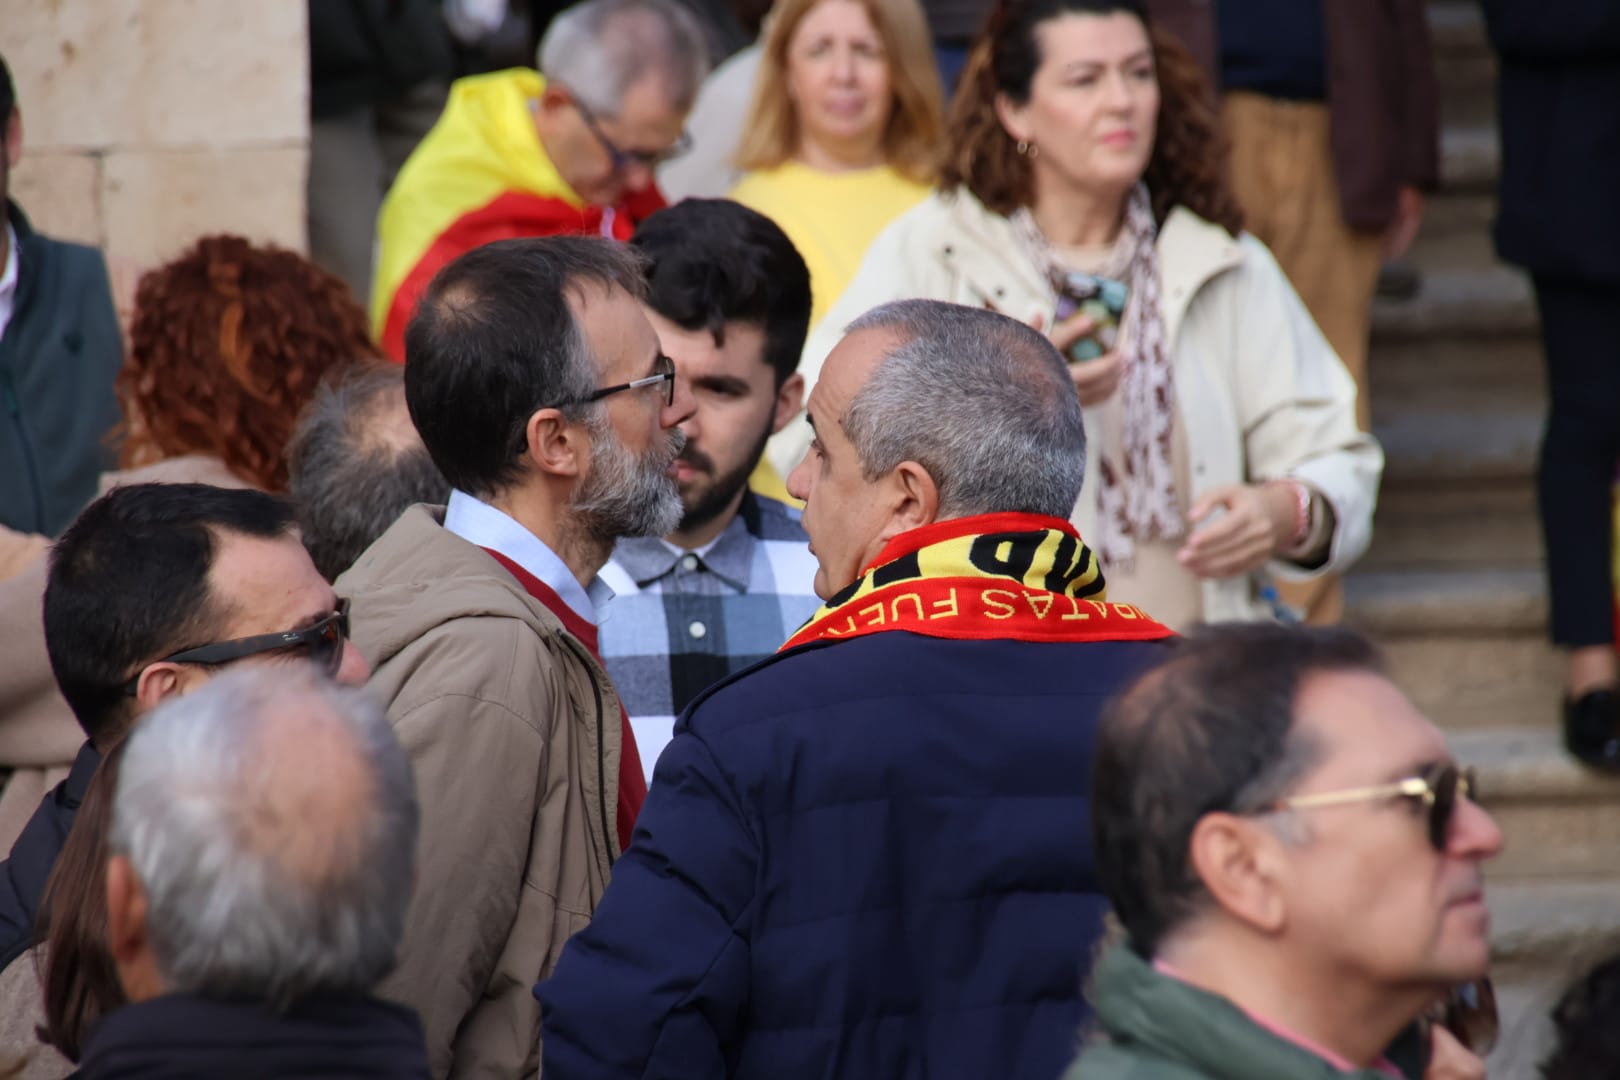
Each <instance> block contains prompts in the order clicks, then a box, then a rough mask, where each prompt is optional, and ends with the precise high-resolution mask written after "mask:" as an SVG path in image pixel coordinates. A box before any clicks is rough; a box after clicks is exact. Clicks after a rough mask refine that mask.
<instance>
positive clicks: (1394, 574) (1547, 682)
mask: <svg viewBox="0 0 1620 1080" xmlns="http://www.w3.org/2000/svg"><path fill="white" fill-rule="evenodd" d="M1345 601H1346V612H1345V622H1346V623H1348V624H1349V625H1351V626H1354V627H1357V628H1358V629H1360V630H1362V631H1364V632H1365V633H1367V634H1369V635H1370V636H1371V637H1372V638H1373V639H1374V640H1376V641H1377V642H1378V643H1379V645H1380V647H1381V648H1382V649H1383V650H1384V654H1385V656H1386V658H1387V659H1388V661H1389V666H1390V673H1391V675H1392V676H1393V677H1394V679H1395V681H1396V683H1397V684H1398V685H1400V686H1401V687H1402V688H1403V689H1405V690H1406V692H1407V693H1408V694H1409V695H1411V698H1412V700H1413V701H1414V702H1416V703H1417V705H1418V706H1419V707H1420V708H1421V709H1423V711H1424V712H1425V713H1426V714H1427V715H1428V716H1429V717H1430V718H1432V719H1433V720H1434V722H1435V723H1437V724H1439V725H1440V726H1441V727H1443V728H1445V729H1446V730H1447V731H1451V732H1463V731H1481V730H1510V729H1527V728H1546V729H1549V730H1551V729H1553V728H1555V727H1556V725H1557V723H1558V702H1559V700H1560V695H1561V693H1562V686H1563V682H1562V679H1563V663H1564V661H1563V657H1562V655H1561V654H1559V653H1558V652H1557V650H1555V649H1553V648H1552V647H1551V646H1549V645H1548V644H1547V642H1546V638H1545V627H1546V585H1545V581H1544V578H1543V573H1542V570H1541V567H1540V566H1539V565H1538V564H1520V565H1516V566H1508V567H1502V566H1493V565H1489V564H1479V565H1467V564H1460V563H1459V564H1453V565H1446V566H1434V565H1429V566H1423V567H1416V568H1400V569H1395V568H1389V567H1387V566H1386V567H1379V566H1378V565H1377V564H1376V563H1371V564H1368V565H1363V566H1359V567H1357V568H1355V569H1354V570H1352V571H1351V572H1350V574H1349V575H1348V577H1347V578H1346V579H1345ZM1617 871H1620V866H1617Z"/></svg>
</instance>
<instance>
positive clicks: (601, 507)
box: [574, 428, 686, 544]
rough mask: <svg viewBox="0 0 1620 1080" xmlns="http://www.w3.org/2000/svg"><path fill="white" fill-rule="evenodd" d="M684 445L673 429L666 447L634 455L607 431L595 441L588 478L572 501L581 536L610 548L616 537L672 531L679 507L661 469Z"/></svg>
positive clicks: (671, 481)
mask: <svg viewBox="0 0 1620 1080" xmlns="http://www.w3.org/2000/svg"><path fill="white" fill-rule="evenodd" d="M685 444H686V433H685V432H683V431H681V430H680V429H679V428H675V429H673V430H671V431H670V434H669V441H668V442H667V443H666V444H665V445H663V446H654V447H653V448H651V449H650V450H648V451H647V453H646V454H644V455H642V456H640V457H638V456H637V455H635V454H633V453H631V452H630V451H629V450H626V449H625V448H624V445H623V444H622V443H620V442H619V441H618V440H617V439H615V438H613V436H612V434H611V432H603V434H602V436H600V437H598V438H596V440H595V447H594V448H593V450H592V451H591V471H590V475H588V476H587V477H586V478H585V482H584V483H583V484H581V485H580V489H579V494H578V495H577V496H576V497H575V499H574V515H575V517H576V518H577V520H578V522H579V526H580V528H581V529H582V530H584V532H585V533H586V535H588V536H591V537H593V538H594V539H596V540H598V541H601V542H604V543H607V544H612V542H613V541H615V540H618V539H619V538H620V537H625V536H665V535H667V534H668V533H670V532H672V531H673V530H674V528H675V526H676V525H678V524H680V520H681V514H682V513H683V511H684V507H682V505H681V494H680V491H679V490H677V488H676V486H675V480H674V478H672V477H670V476H669V475H668V474H667V471H666V470H668V469H669V466H670V462H672V461H674V460H675V457H676V455H678V454H679V453H680V452H681V447H682V446H684V445H685Z"/></svg>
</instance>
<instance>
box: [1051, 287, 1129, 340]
mask: <svg viewBox="0 0 1620 1080" xmlns="http://www.w3.org/2000/svg"><path fill="white" fill-rule="evenodd" d="M1052 284H1053V289H1054V291H1055V292H1056V293H1057V298H1058V299H1057V313H1056V323H1057V326H1061V325H1062V324H1064V323H1066V322H1069V321H1071V320H1074V319H1075V317H1076V316H1079V315H1083V316H1085V317H1086V318H1087V319H1089V320H1090V323H1091V325H1090V328H1089V330H1088V331H1087V332H1086V333H1085V334H1083V335H1081V336H1079V337H1078V338H1076V339H1075V341H1074V342H1073V343H1072V344H1070V345H1069V346H1068V347H1067V348H1066V349H1064V353H1065V355H1066V356H1067V357H1068V358H1069V361H1070V362H1071V363H1083V362H1085V361H1087V360H1095V359H1097V357H1099V356H1102V355H1104V354H1105V353H1110V352H1113V351H1114V347H1115V346H1116V345H1118V344H1119V326H1120V322H1121V320H1122V319H1123V317H1124V315H1125V305H1126V303H1127V302H1128V301H1129V300H1130V295H1131V290H1130V286H1128V285H1126V284H1125V283H1124V282H1123V281H1115V280H1113V279H1112V278H1104V277H1098V276H1096V275H1095V274H1087V273H1084V272H1082V271H1079V270H1069V271H1066V272H1064V273H1063V274H1062V275H1061V276H1060V277H1058V278H1056V279H1055V280H1054V281H1053V283H1052ZM1057 326H1054V327H1053V329H1054V331H1055V330H1056V329H1057Z"/></svg>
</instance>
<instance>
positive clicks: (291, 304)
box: [0, 236, 379, 887]
mask: <svg viewBox="0 0 1620 1080" xmlns="http://www.w3.org/2000/svg"><path fill="white" fill-rule="evenodd" d="M378 355H379V353H378V351H377V348H376V346H375V345H373V344H372V342H371V338H370V334H369V332H368V324H367V320H366V314H365V310H364V309H363V308H361V307H360V305H359V303H358V302H357V301H356V300H355V299H354V297H353V296H351V295H350V293H349V290H348V287H347V286H345V285H344V284H343V282H342V281H340V280H339V279H338V278H336V277H334V276H332V275H331V274H328V273H327V272H326V271H324V270H322V269H321V268H319V267H318V266H316V265H315V264H314V263H312V262H310V261H309V260H308V259H305V258H304V257H303V256H301V255H298V254H296V253H294V252H291V251H286V250H283V249H280V248H275V247H270V246H266V245H261V244H254V243H251V242H249V241H247V240H244V239H243V238H241V237H239V236H207V237H204V238H203V239H201V240H199V241H197V243H196V244H195V245H193V246H192V247H191V248H189V249H187V250H186V251H185V252H183V253H182V254H181V255H180V256H179V257H177V258H176V259H174V260H173V261H171V262H169V263H167V264H165V265H164V266H161V267H158V268H157V269H155V270H152V271H149V272H148V273H147V274H145V275H144V276H143V277H142V278H141V280H140V284H139V286H138V287H137V289H136V293H135V311H134V317H133V319H132V321H131V324H130V329H129V355H128V357H127V358H126V360H125V362H124V367H123V370H122V371H121V372H120V373H119V376H118V379H117V384H116V386H117V393H118V399H119V404H120V406H121V407H122V409H123V414H124V419H123V425H122V429H121V434H122V435H123V440H124V441H123V449H122V457H121V459H120V464H121V465H122V467H123V468H122V470H121V471H119V472H114V473H107V474H105V475H103V476H102V478H101V490H102V491H104V492H105V491H106V490H107V489H108V488H110V487H112V486H113V485H115V484H120V483H143V482H148V481H168V482H174V483H181V482H193V483H203V484H215V485H218V486H221V487H254V488H259V489H261V490H264V491H271V492H276V493H278V494H279V493H281V492H284V491H286V489H287V461H286V446H287V440H288V436H289V435H290V434H291V432H292V429H293V423H294V421H295V420H296V419H297V417H298V413H299V411H300V410H301V409H302V408H303V407H304V405H305V404H306V403H307V402H309V400H310V399H311V398H313V397H314V395H315V389H316V387H317V386H318V385H319V384H320V382H321V380H322V379H323V378H324V377H325V376H326V375H327V374H328V373H330V372H335V371H337V370H338V369H341V368H345V367H347V366H348V365H350V364H352V363H354V362H355V361H356V360H359V359H362V358H375V357H377V356H378ZM13 537H15V534H13ZM7 539H8V538H7V537H5V536H3V535H0V564H4V563H5V562H6V561H7V560H6V559H5V558H4V555H5V549H6V548H7V546H8V545H7V543H6V541H7ZM33 540H37V538H32V537H22V538H20V539H19V542H18V543H17V544H16V546H17V547H18V548H21V547H22V546H23V545H24V544H27V543H28V542H29V541H33ZM43 548H44V544H43V542H36V543H34V544H33V545H32V547H31V549H30V550H29V551H27V552H26V558H23V559H19V560H17V566H16V567H15V568H14V569H13V573H11V574H8V575H7V576H5V577H4V578H0V642H3V643H4V648H3V649H0V718H4V723H0V766H4V767H9V768H12V769H14V770H16V771H15V772H14V773H13V775H12V777H11V779H10V781H9V783H7V785H6V788H5V791H4V793H3V794H0V852H3V851H9V850H10V849H11V844H12V841H13V840H15V839H16V836H17V833H18V831H19V830H20V829H21V828H22V827H23V824H24V823H25V822H26V821H27V820H28V816H29V815H30V814H31V813H33V811H34V808H35V807H36V806H38V805H39V802H40V798H41V797H42V796H43V795H44V794H45V792H46V791H47V790H48V789H49V788H50V787H51V785H53V784H55V783H56V782H57V780H59V779H61V778H62V777H63V776H64V775H66V769H67V766H68V765H69V764H70V763H71V762H72V761H73V759H74V754H75V753H76V752H77V750H78V748H79V744H80V743H81V742H83V740H84V733H83V732H82V731H80V730H79V726H78V724H77V723H76V722H75V721H74V719H73V715H72V713H71V712H70V711H69V710H68V707H67V703H66V702H65V701H63V700H62V696H61V695H60V694H59V693H58V692H57V689H56V682H55V680H54V679H52V677H51V671H50V667H49V665H48V664H47V662H46V659H45V649H44V642H43V630H42V629H41V627H40V621H39V604H40V597H41V596H42V595H43V594H44V591H45V556H44V553H43ZM75 797H77V796H75ZM0 887H3V881H0Z"/></svg>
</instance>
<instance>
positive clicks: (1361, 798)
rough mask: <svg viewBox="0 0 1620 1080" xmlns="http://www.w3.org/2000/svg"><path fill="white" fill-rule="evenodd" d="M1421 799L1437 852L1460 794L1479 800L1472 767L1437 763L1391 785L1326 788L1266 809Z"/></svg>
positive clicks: (1278, 802)
mask: <svg viewBox="0 0 1620 1080" xmlns="http://www.w3.org/2000/svg"><path fill="white" fill-rule="evenodd" d="M1396 796H1398V797H1400V798H1403V799H1419V800H1422V802H1423V804H1424V805H1425V806H1427V807H1428V808H1429V843H1430V844H1432V845H1433V846H1434V850H1436V851H1445V849H1446V837H1447V835H1448V834H1449V833H1450V831H1451V816H1452V814H1454V813H1455V812H1456V810H1457V799H1458V797H1459V796H1461V797H1462V798H1465V799H1472V800H1474V801H1475V802H1478V801H1479V783H1478V781H1477V780H1476V779H1475V777H1474V770H1473V769H1463V768H1459V767H1458V766H1456V765H1453V764H1449V763H1448V764H1444V765H1435V766H1433V767H1431V768H1429V769H1427V770H1425V771H1424V773H1423V775H1422V776H1413V777H1408V778H1407V779H1405V780H1397V781H1395V782H1394V783H1392V784H1378V785H1376V786H1373V787H1361V788H1350V789H1348V790H1345V791H1324V792H1321V793H1319V794H1316V795H1298V796H1295V797H1294V798H1291V799H1279V800H1278V801H1277V802H1275V803H1273V804H1272V805H1271V806H1269V807H1267V811H1268V812H1269V811H1277V810H1309V809H1311V808H1312V807H1317V806H1341V805H1343V804H1345V803H1356V802H1371V801H1373V800H1375V799H1388V798H1391V797H1396Z"/></svg>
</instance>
